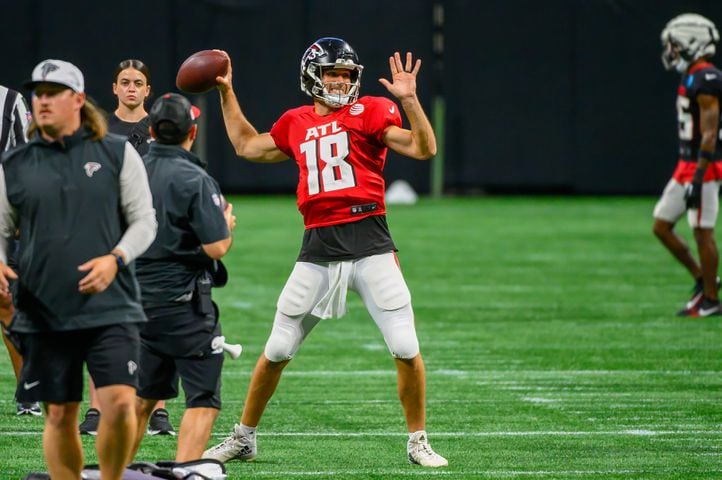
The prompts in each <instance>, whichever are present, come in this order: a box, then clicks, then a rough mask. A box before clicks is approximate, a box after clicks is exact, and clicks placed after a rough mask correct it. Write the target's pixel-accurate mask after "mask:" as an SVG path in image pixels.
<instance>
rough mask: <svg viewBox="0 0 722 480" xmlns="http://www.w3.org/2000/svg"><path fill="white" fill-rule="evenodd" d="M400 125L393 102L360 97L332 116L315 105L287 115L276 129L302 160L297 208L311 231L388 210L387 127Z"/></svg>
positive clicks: (279, 141)
mask: <svg viewBox="0 0 722 480" xmlns="http://www.w3.org/2000/svg"><path fill="white" fill-rule="evenodd" d="M391 125H396V126H397V127H400V126H401V115H400V113H399V109H398V107H397V106H396V104H395V103H394V102H392V101H391V100H389V99H387V98H383V97H361V98H360V99H359V100H358V101H357V102H356V103H354V104H352V105H347V106H345V107H343V108H341V109H339V110H337V111H335V112H333V113H331V114H329V115H325V116H321V115H318V114H316V112H315V110H314V107H313V105H307V106H304V107H299V108H294V109H292V110H289V111H287V112H286V113H284V114H283V115H282V116H281V118H279V119H278V121H277V122H276V123H275V124H274V125H273V127H272V128H271V136H272V137H273V140H274V142H275V143H276V146H277V147H278V149H279V150H281V151H282V152H283V153H285V154H286V155H288V157H289V158H292V159H294V160H295V161H296V164H298V169H299V175H298V187H297V188H296V195H297V204H298V210H299V211H300V212H301V215H303V222H304V224H305V226H306V228H307V229H309V228H316V227H325V226H328V225H338V224H342V223H349V222H355V221H357V220H360V219H362V218H366V217H370V216H372V215H383V214H385V213H386V205H385V204H384V190H385V185H384V178H383V170H384V165H385V163H386V153H387V151H388V148H387V147H386V145H385V144H384V143H383V141H382V137H383V133H384V130H386V128H387V127H389V126H391Z"/></svg>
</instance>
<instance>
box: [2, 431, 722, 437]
mask: <svg viewBox="0 0 722 480" xmlns="http://www.w3.org/2000/svg"><path fill="white" fill-rule="evenodd" d="M42 433H43V432H42V431H40V430H36V431H5V432H0V436H26V435H41V434H42ZM689 435H711V436H722V430H719V429H714V430H615V431H599V432H594V431H582V432H577V431H538V432H535V431H529V432H433V437H451V438H460V437H596V436H620V437H621V436H632V437H648V436H689ZM212 436H214V437H226V436H227V433H214V434H213V435H212ZM261 436H264V437H330V438H336V437H406V436H407V434H405V433H402V432H266V431H264V432H263V433H262V434H261Z"/></svg>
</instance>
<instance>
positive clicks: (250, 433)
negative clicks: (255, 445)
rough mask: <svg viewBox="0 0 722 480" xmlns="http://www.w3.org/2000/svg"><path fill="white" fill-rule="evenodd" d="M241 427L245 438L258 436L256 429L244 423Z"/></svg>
mask: <svg viewBox="0 0 722 480" xmlns="http://www.w3.org/2000/svg"><path fill="white" fill-rule="evenodd" d="M240 427H241V432H242V433H243V435H244V436H246V437H248V438H253V437H255V436H256V427H249V426H247V425H244V424H242V423H241V424H240Z"/></svg>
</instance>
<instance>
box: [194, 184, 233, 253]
mask: <svg viewBox="0 0 722 480" xmlns="http://www.w3.org/2000/svg"><path fill="white" fill-rule="evenodd" d="M197 185H198V189H197V192H196V194H195V195H194V196H193V200H192V202H191V205H190V211H189V215H190V224H191V228H193V231H194V232H195V234H196V236H197V237H198V239H199V240H200V241H201V243H202V244H204V245H207V244H209V243H213V242H217V241H219V240H223V239H225V238H228V235H229V232H228V225H227V224H226V219H225V217H224V216H223V205H222V200H221V198H222V197H221V190H220V188H219V187H218V184H217V183H216V181H215V180H213V178H211V177H210V176H208V175H202V176H199V179H198V184H197Z"/></svg>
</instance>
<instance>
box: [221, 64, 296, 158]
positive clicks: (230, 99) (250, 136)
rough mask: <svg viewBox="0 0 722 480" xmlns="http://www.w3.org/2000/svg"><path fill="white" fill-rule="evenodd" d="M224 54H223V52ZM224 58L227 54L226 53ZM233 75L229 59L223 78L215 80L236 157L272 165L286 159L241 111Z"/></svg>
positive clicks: (268, 135)
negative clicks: (234, 89)
mask: <svg viewBox="0 0 722 480" xmlns="http://www.w3.org/2000/svg"><path fill="white" fill-rule="evenodd" d="M223 53H225V52H223ZM226 56H228V54H227V53H226ZM232 80H233V74H232V68H231V59H230V57H229V58H228V71H227V72H226V75H225V76H223V77H218V78H216V81H217V82H218V87H217V88H218V91H219V92H220V94H221V108H222V109H223V120H224V122H225V124H226V132H227V133H228V138H229V139H230V140H231V143H232V144H233V148H234V149H235V150H236V155H238V156H239V157H244V158H246V159H248V160H251V161H253V162H262V163H274V162H280V161H282V160H286V159H287V158H288V157H287V156H286V155H285V154H284V153H283V152H281V151H280V150H279V149H278V147H276V143H275V142H274V141H273V138H271V135H270V134H268V133H260V134H259V133H258V131H257V130H256V129H255V128H254V127H253V125H251V122H249V121H248V119H247V118H246V116H245V115H244V114H243V112H242V111H241V106H240V105H239V104H238V99H237V98H236V94H235V92H234V91H233V82H232Z"/></svg>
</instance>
